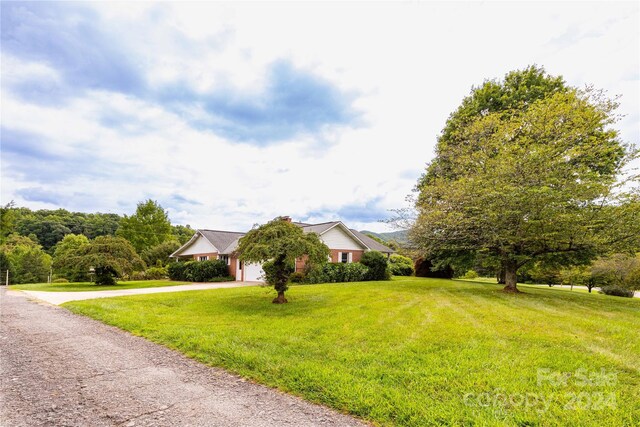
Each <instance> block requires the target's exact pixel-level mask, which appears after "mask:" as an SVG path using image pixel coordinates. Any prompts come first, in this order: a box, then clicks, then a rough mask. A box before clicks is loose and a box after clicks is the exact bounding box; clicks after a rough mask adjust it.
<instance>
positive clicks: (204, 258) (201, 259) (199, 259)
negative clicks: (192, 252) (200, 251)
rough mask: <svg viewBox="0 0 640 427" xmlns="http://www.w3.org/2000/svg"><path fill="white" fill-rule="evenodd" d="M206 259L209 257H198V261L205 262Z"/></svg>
mask: <svg viewBox="0 0 640 427" xmlns="http://www.w3.org/2000/svg"><path fill="white" fill-rule="evenodd" d="M208 259H209V257H208V256H207V255H204V256H201V257H198V261H206V260H208Z"/></svg>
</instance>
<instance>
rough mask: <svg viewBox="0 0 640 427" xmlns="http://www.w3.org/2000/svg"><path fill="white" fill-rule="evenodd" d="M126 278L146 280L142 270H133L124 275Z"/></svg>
mask: <svg viewBox="0 0 640 427" xmlns="http://www.w3.org/2000/svg"><path fill="white" fill-rule="evenodd" d="M126 280H148V279H147V275H146V274H145V272H144V271H134V272H133V273H131V274H129V275H127V276H126Z"/></svg>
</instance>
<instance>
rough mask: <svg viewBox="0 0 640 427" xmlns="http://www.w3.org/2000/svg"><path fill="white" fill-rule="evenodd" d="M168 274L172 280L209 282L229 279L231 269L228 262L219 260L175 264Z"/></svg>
mask: <svg viewBox="0 0 640 427" xmlns="http://www.w3.org/2000/svg"><path fill="white" fill-rule="evenodd" d="M167 273H168V275H169V278H170V279H171V280H186V281H189V282H209V281H211V279H215V278H219V277H229V267H228V266H227V263H226V262H224V261H222V260H219V259H216V260H209V261H187V262H174V263H171V264H169V266H168V267H167Z"/></svg>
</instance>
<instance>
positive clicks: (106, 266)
mask: <svg viewBox="0 0 640 427" xmlns="http://www.w3.org/2000/svg"><path fill="white" fill-rule="evenodd" d="M59 265H60V267H62V268H68V267H74V268H78V269H80V270H82V271H87V272H88V271H92V272H93V273H94V274H95V282H96V284H97V285H115V284H116V281H117V279H118V278H119V277H122V276H123V275H125V274H130V273H132V272H133V271H137V270H142V269H144V267H145V264H144V262H143V261H142V259H141V258H140V257H139V256H138V254H137V253H136V251H135V249H134V248H133V246H131V244H130V243H129V242H128V241H127V240H125V239H123V238H122V237H112V236H99V237H96V238H95V239H94V240H92V241H91V242H89V244H87V245H83V246H81V247H80V248H78V249H77V250H75V251H74V252H73V255H72V256H68V257H66V258H64V259H62V260H61V262H60V264H59Z"/></svg>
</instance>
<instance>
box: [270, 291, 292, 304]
mask: <svg viewBox="0 0 640 427" xmlns="http://www.w3.org/2000/svg"><path fill="white" fill-rule="evenodd" d="M271 302H272V303H274V304H284V303H287V302H289V301H287V299H286V298H285V297H284V291H282V292H278V296H277V297H275V298H274V299H273V301H271Z"/></svg>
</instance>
